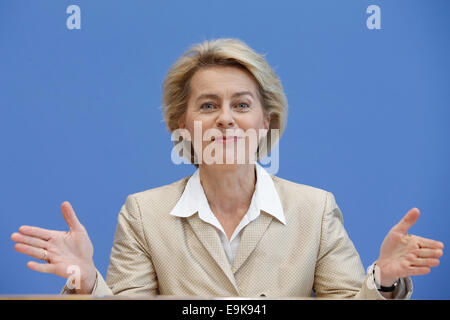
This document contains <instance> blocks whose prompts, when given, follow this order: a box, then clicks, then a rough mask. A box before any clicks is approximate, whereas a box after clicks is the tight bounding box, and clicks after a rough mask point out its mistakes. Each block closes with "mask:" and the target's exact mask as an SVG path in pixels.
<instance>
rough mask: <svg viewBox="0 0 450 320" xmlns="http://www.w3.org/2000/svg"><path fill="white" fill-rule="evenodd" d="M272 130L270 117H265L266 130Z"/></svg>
mask: <svg viewBox="0 0 450 320" xmlns="http://www.w3.org/2000/svg"><path fill="white" fill-rule="evenodd" d="M269 128H270V115H266V116H265V117H264V129H267V130H269Z"/></svg>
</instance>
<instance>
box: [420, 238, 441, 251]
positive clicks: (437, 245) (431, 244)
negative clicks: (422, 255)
mask: <svg viewBox="0 0 450 320" xmlns="http://www.w3.org/2000/svg"><path fill="white" fill-rule="evenodd" d="M413 237H414V238H416V239H417V240H419V245H420V247H421V248H430V249H441V250H442V249H444V244H443V243H442V242H440V241H436V240H432V239H427V238H422V237H419V236H413Z"/></svg>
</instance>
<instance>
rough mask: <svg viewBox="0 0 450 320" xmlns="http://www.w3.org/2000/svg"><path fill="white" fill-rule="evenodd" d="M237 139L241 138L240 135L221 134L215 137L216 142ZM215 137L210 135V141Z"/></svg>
mask: <svg viewBox="0 0 450 320" xmlns="http://www.w3.org/2000/svg"><path fill="white" fill-rule="evenodd" d="M238 139H241V137H239V136H221V137H217V141H218V142H227V141H230V142H231V141H237V140H238ZM215 140H216V137H212V138H211V141H215Z"/></svg>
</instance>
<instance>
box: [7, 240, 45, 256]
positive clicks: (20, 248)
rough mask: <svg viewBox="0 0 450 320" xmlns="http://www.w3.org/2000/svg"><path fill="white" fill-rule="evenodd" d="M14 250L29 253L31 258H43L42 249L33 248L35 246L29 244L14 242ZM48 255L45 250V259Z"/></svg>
mask: <svg viewBox="0 0 450 320" xmlns="http://www.w3.org/2000/svg"><path fill="white" fill-rule="evenodd" d="M14 250H16V251H18V252H21V253H24V254H26V255H29V256H31V257H33V258H36V259H39V260H44V258H45V254H44V249H42V248H35V247H32V246H29V245H27V244H23V243H16V244H15V245H14ZM48 255H49V253H48V252H47V259H49V257H48Z"/></svg>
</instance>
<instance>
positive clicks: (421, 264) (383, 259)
mask: <svg viewBox="0 0 450 320" xmlns="http://www.w3.org/2000/svg"><path fill="white" fill-rule="evenodd" d="M419 215H420V212H419V209H417V208H413V209H411V210H409V212H408V213H407V214H406V215H405V216H404V217H403V219H402V220H401V221H400V222H399V223H397V224H396V225H395V226H394V227H393V228H392V229H391V230H390V231H389V233H388V234H387V236H386V238H384V241H383V243H382V245H381V248H380V255H379V257H378V259H377V262H376V265H377V267H378V268H379V276H380V279H379V280H380V283H379V284H380V285H382V286H385V287H390V286H391V285H392V284H393V283H394V282H395V281H396V280H397V279H398V278H404V277H409V276H417V275H423V274H427V273H429V272H430V268H431V267H436V266H438V265H439V258H440V257H441V256H442V254H443V249H444V244H443V243H442V242H440V241H435V240H431V239H426V238H422V237H419V236H415V235H410V234H408V230H409V228H411V227H412V225H414V223H416V221H417V219H418V218H419Z"/></svg>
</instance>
